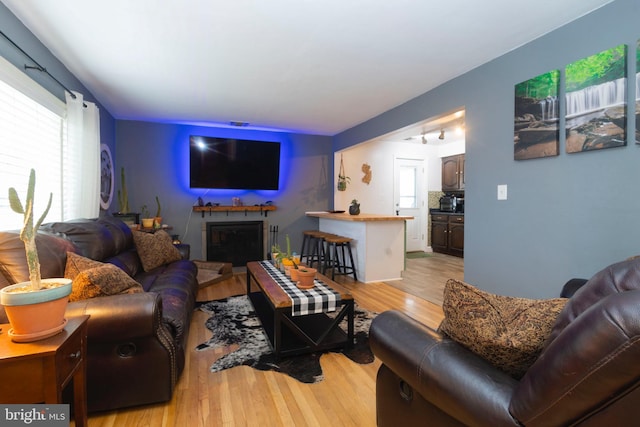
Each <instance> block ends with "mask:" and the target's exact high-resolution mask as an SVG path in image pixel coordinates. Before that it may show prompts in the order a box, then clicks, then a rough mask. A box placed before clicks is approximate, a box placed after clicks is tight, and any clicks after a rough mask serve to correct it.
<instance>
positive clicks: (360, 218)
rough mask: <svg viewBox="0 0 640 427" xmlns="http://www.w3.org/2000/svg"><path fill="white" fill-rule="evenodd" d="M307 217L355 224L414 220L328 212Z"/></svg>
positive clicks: (395, 216)
mask: <svg viewBox="0 0 640 427" xmlns="http://www.w3.org/2000/svg"><path fill="white" fill-rule="evenodd" d="M305 214H306V215H307V216H312V217H316V218H323V219H334V220H337V221H354V222H366V221H404V220H407V219H413V217H412V216H397V215H378V214H366V213H361V214H359V215H349V214H348V213H346V212H344V213H332V212H327V211H319V212H305Z"/></svg>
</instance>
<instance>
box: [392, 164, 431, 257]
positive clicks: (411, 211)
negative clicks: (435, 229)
mask: <svg viewBox="0 0 640 427" xmlns="http://www.w3.org/2000/svg"><path fill="white" fill-rule="evenodd" d="M424 163H425V162H424V160H422V159H403V158H396V159H395V165H394V175H395V176H394V193H395V194H394V203H395V212H396V215H403V216H404V215H407V216H412V217H413V219H412V220H407V221H406V224H407V252H414V251H424V250H426V236H425V234H426V227H425V223H426V219H427V210H426V206H425V202H424V199H425V197H424V177H425V171H424Z"/></svg>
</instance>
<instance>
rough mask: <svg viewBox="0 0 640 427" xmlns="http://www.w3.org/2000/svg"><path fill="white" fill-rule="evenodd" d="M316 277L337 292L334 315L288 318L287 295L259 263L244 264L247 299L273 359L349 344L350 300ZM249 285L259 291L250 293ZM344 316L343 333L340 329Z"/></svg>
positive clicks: (331, 283) (337, 287)
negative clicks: (245, 267) (254, 286)
mask: <svg viewBox="0 0 640 427" xmlns="http://www.w3.org/2000/svg"><path fill="white" fill-rule="evenodd" d="M317 278H318V279H319V280H321V281H322V282H323V283H324V284H326V285H327V286H328V287H330V288H332V289H333V290H335V291H336V292H338V293H340V298H341V305H340V306H338V307H337V308H336V312H333V313H330V314H331V316H329V315H327V313H318V314H307V315H302V316H292V315H291V309H292V308H291V307H292V304H291V299H290V298H289V296H288V295H287V293H286V292H285V291H284V290H283V289H282V288H281V287H280V285H278V283H277V282H276V281H275V280H273V278H271V276H270V275H269V273H268V272H267V271H266V270H265V269H264V267H263V266H262V265H260V263H259V262H257V261H252V262H248V263H247V296H248V297H249V299H250V300H251V303H252V304H253V307H254V309H255V311H256V314H257V315H258V318H259V319H260V321H261V322H262V327H263V328H264V330H265V332H266V334H267V337H268V338H269V342H270V344H271V347H272V349H273V352H274V353H275V356H276V359H279V358H280V357H282V356H292V355H296V354H303V353H311V352H315V351H322V350H329V349H335V348H349V347H351V346H352V345H353V306H354V303H353V297H352V296H351V294H350V293H349V291H347V290H346V289H344V288H343V287H342V286H340V285H339V284H338V283H336V282H334V281H333V280H331V279H329V278H328V277H326V276H323V275H321V274H318V275H317ZM252 282H254V283H256V284H257V285H258V288H259V290H257V291H253V292H252V291H251V283H252ZM334 314H335V317H334V316H333V315H334ZM345 317H346V319H347V332H346V333H345V331H343V330H342V328H340V322H341V321H342V320H343V319H344V318H345Z"/></svg>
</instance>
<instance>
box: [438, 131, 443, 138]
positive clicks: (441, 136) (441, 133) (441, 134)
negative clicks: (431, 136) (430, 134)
mask: <svg viewBox="0 0 640 427" xmlns="http://www.w3.org/2000/svg"><path fill="white" fill-rule="evenodd" d="M438 139H444V129H442V130H441V131H440V136H439V137H438Z"/></svg>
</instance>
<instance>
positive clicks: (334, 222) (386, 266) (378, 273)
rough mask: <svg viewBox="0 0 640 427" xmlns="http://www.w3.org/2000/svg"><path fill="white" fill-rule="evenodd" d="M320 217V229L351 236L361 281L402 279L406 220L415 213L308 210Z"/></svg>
mask: <svg viewBox="0 0 640 427" xmlns="http://www.w3.org/2000/svg"><path fill="white" fill-rule="evenodd" d="M306 215H307V216H309V217H315V218H318V230H320V231H325V232H327V233H333V234H338V235H340V236H344V237H350V238H351V239H352V241H351V250H352V252H353V258H354V263H355V264H356V272H357V274H358V280H359V281H361V282H365V283H367V282H381V281H388V280H399V279H402V271H403V270H404V268H405V253H406V251H405V233H406V230H405V221H407V220H411V219H413V217H412V216H393V215H378V214H366V213H361V214H360V215H349V214H348V213H330V212H326V211H325V212H306Z"/></svg>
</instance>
